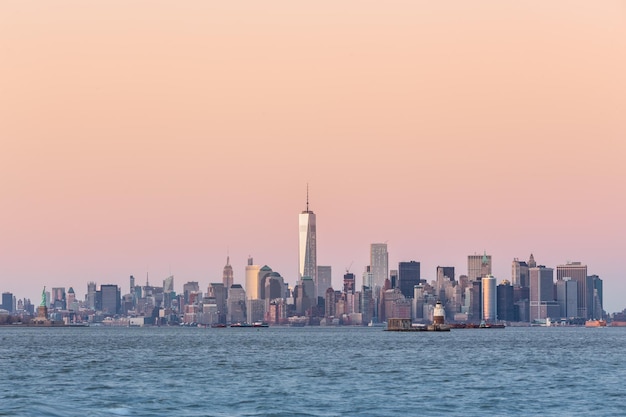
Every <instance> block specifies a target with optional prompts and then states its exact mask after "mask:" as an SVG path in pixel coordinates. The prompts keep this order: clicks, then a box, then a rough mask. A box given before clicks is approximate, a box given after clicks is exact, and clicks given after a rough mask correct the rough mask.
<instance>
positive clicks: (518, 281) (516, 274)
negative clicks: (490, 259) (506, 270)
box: [511, 254, 533, 287]
mask: <svg viewBox="0 0 626 417" xmlns="http://www.w3.org/2000/svg"><path fill="white" fill-rule="evenodd" d="M530 256H531V257H532V256H533V255H532V254H531V255H530ZM511 269H512V270H511V284H512V285H513V286H514V287H528V285H529V284H528V283H529V280H528V264H527V263H526V262H524V261H520V260H519V259H518V258H515V259H513V264H512V267H511Z"/></svg>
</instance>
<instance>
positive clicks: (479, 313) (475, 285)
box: [468, 279, 483, 323]
mask: <svg viewBox="0 0 626 417" xmlns="http://www.w3.org/2000/svg"><path fill="white" fill-rule="evenodd" d="M471 285H472V286H471V287H470V295H471V297H470V304H469V307H470V309H469V311H468V313H469V317H470V320H471V321H473V322H475V323H478V322H480V321H481V320H482V319H483V309H482V306H483V291H482V285H483V282H482V279H480V280H479V279H476V280H474V281H471Z"/></svg>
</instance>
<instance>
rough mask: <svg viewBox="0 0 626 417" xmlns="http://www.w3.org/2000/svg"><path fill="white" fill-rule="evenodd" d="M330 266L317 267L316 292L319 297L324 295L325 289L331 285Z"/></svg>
mask: <svg viewBox="0 0 626 417" xmlns="http://www.w3.org/2000/svg"><path fill="white" fill-rule="evenodd" d="M332 275H333V272H332V268H331V267H330V266H318V267H317V284H318V285H317V287H318V288H317V294H318V296H320V297H324V296H325V295H326V290H327V289H329V288H331V287H332V286H333V280H332Z"/></svg>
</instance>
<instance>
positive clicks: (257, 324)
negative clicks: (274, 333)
mask: <svg viewBox="0 0 626 417" xmlns="http://www.w3.org/2000/svg"><path fill="white" fill-rule="evenodd" d="M252 327H270V325H269V324H267V323H265V322H262V321H255V322H254V323H252Z"/></svg>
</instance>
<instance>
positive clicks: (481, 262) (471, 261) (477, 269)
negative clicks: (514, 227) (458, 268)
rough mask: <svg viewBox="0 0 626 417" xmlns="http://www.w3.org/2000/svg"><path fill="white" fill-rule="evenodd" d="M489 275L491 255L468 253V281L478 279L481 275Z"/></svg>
mask: <svg viewBox="0 0 626 417" xmlns="http://www.w3.org/2000/svg"><path fill="white" fill-rule="evenodd" d="M487 275H491V255H487V252H485V253H484V254H483V255H469V256H468V257H467V276H468V278H469V280H470V281H480V280H481V278H482V277H484V276H487Z"/></svg>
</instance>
